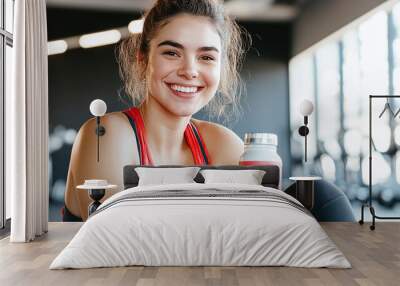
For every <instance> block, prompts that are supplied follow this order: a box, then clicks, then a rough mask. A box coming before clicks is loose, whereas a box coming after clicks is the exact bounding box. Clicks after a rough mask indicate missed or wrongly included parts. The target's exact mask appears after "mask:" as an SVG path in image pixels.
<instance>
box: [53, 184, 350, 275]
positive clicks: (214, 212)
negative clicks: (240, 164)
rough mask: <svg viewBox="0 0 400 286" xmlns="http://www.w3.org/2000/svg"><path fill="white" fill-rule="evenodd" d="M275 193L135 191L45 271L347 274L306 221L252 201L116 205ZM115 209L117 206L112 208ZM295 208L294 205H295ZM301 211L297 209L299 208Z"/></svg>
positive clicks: (287, 209)
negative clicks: (313, 270) (245, 269)
mask: <svg viewBox="0 0 400 286" xmlns="http://www.w3.org/2000/svg"><path fill="white" fill-rule="evenodd" d="M207 189H217V190H220V191H224V190H225V191H232V190H236V191H243V190H262V191H265V192H268V193H270V194H274V195H278V196H282V197H283V198H286V199H287V200H290V201H293V202H297V201H296V200H295V199H294V198H292V197H291V196H289V195H287V194H285V193H283V192H282V191H279V190H277V189H273V188H267V187H262V186H254V185H238V184H197V183H193V184H179V185H164V186H142V187H135V188H131V189H128V190H125V191H123V192H120V193H117V194H115V195H114V196H112V197H110V198H109V199H107V200H106V201H105V202H104V203H103V204H102V205H101V206H100V208H99V210H101V209H102V208H103V210H102V211H100V212H99V213H97V214H95V215H94V216H92V217H90V218H89V220H88V221H87V222H86V223H85V224H84V225H83V226H82V227H81V229H80V230H79V231H78V233H77V234H76V235H75V237H74V238H73V239H72V241H71V242H70V243H69V244H68V245H67V246H66V247H65V249H64V250H63V251H62V252H61V253H60V254H59V255H58V256H57V257H56V259H55V260H54V261H53V262H52V264H51V265H50V269H63V268H91V267H113V266H128V265H145V266H195V265H197V266H201V265H202V266H206V265H208V266H211V265H213V266H245V265H246V266H293V267H330V268H350V267H351V265H350V263H349V262H348V260H347V259H346V258H345V256H344V255H343V253H342V252H341V251H340V250H339V249H338V248H337V247H336V245H335V244H334V243H333V242H332V240H331V239H330V238H329V237H328V235H327V234H326V233H325V231H324V230H323V229H322V228H321V226H320V225H319V224H318V222H317V221H316V220H315V219H314V217H312V215H310V214H307V213H304V212H302V211H300V210H299V209H298V208H296V207H293V206H291V205H290V204H282V203H279V202H276V201H274V200H272V201H268V200H263V199H258V198H235V197H226V198H211V197H210V198H204V197H202V198H197V197H193V198H192V197H182V198H151V199H141V200H131V201H130V200H128V201H121V202H119V203H115V201H118V200H119V199H121V197H123V196H129V195H130V194H132V193H136V192H145V191H160V192H162V191H168V190H191V191H193V190H198V191H205V190H207ZM114 203H115V204H114ZM297 203H298V202H297ZM298 204H299V203H298Z"/></svg>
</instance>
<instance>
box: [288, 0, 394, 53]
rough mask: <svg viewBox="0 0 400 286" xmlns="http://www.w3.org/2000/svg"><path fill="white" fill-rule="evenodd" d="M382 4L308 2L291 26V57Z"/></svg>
mask: <svg viewBox="0 0 400 286" xmlns="http://www.w3.org/2000/svg"><path fill="white" fill-rule="evenodd" d="M383 2H386V0H313V1H310V2H308V3H307V4H306V5H304V7H303V8H302V11H301V13H300V15H299V17H298V18H297V20H296V21H295V22H294V24H293V38H292V41H293V42H292V55H293V56H295V55H297V54H298V53H300V52H301V51H303V50H305V49H307V48H308V47H310V46H312V45H313V44H315V43H317V42H318V41H320V40H322V39H323V38H325V37H327V36H329V35H330V34H332V33H333V32H335V31H337V30H338V29H340V28H342V27H343V26H345V25H346V24H349V23H350V22H352V21H353V20H355V19H357V18H358V17H360V16H362V15H364V14H365V13H367V12H368V11H370V10H372V9H373V8H375V7H377V6H378V5H380V4H382V3H383Z"/></svg>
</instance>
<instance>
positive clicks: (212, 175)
mask: <svg viewBox="0 0 400 286" xmlns="http://www.w3.org/2000/svg"><path fill="white" fill-rule="evenodd" d="M200 174H201V175H202V176H203V177H204V183H205V184H209V183H234V184H246V185H261V182H262V179H263V177H264V175H265V171H262V170H213V169H210V170H201V171H200Z"/></svg>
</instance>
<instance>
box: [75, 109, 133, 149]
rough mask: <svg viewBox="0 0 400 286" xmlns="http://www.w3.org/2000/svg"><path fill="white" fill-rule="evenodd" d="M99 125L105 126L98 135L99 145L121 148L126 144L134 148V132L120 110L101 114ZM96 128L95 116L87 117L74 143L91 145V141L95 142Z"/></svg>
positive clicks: (124, 147) (125, 146)
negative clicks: (102, 133) (101, 133)
mask: <svg viewBox="0 0 400 286" xmlns="http://www.w3.org/2000/svg"><path fill="white" fill-rule="evenodd" d="M100 125H101V126H103V127H104V128H105V134H104V135H103V136H101V137H100V140H101V145H102V146H104V148H111V146H112V147H113V148H116V146H118V148H123V149H126V148H127V146H129V148H136V140H135V139H134V138H135V133H134V131H133V129H132V127H131V125H130V123H129V120H128V119H127V118H126V116H125V115H124V114H123V113H122V112H112V113H107V114H105V115H103V116H102V117H101V118H100ZM96 128H97V124H96V118H91V119H88V120H87V121H86V122H85V123H83V125H82V126H81V128H80V129H79V132H78V135H77V137H76V138H75V142H74V145H78V146H92V144H93V143H96V142H97V141H96V140H97V136H96ZM96 145H97V143H96ZM96 145H93V146H96ZM132 145H134V146H132Z"/></svg>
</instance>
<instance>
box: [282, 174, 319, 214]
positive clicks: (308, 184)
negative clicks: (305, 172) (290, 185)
mask: <svg viewBox="0 0 400 286" xmlns="http://www.w3.org/2000/svg"><path fill="white" fill-rule="evenodd" d="M321 179H322V178H321V177H290V178H289V180H293V181H296V195H295V197H296V199H297V200H298V201H299V202H300V203H302V204H303V205H304V206H305V207H306V208H307V209H308V210H312V209H313V207H314V181H317V180H321Z"/></svg>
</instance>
